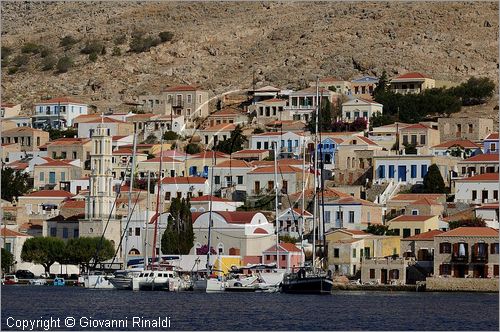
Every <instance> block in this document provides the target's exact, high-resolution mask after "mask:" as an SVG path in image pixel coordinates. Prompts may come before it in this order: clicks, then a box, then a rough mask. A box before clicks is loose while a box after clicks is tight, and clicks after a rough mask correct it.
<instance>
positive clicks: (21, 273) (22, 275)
mask: <svg viewBox="0 0 500 332" xmlns="http://www.w3.org/2000/svg"><path fill="white" fill-rule="evenodd" d="M16 277H18V278H19V279H33V278H35V275H34V274H33V272H31V271H28V270H17V271H16Z"/></svg>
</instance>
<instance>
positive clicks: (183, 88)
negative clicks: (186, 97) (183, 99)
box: [163, 85, 200, 92]
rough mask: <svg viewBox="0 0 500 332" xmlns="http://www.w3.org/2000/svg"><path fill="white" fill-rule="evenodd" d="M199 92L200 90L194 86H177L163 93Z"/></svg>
mask: <svg viewBox="0 0 500 332" xmlns="http://www.w3.org/2000/svg"><path fill="white" fill-rule="evenodd" d="M198 90H200V89H199V88H198V87H197V86H194V85H176V86H171V87H168V88H166V89H165V90H163V91H166V92H174V91H198Z"/></svg>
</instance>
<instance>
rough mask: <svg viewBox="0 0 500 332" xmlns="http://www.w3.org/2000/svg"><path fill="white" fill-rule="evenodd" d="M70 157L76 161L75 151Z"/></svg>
mask: <svg viewBox="0 0 500 332" xmlns="http://www.w3.org/2000/svg"><path fill="white" fill-rule="evenodd" d="M72 157H73V159H76V151H73V153H72Z"/></svg>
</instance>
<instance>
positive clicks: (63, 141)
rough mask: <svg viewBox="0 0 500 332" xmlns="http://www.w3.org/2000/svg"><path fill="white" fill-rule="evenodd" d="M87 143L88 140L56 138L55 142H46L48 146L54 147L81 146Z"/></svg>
mask: <svg viewBox="0 0 500 332" xmlns="http://www.w3.org/2000/svg"><path fill="white" fill-rule="evenodd" d="M87 142H90V139H89V138H66V137H63V138H58V139H56V140H53V141H51V142H48V143H47V145H48V146H55V145H82V144H85V143H87Z"/></svg>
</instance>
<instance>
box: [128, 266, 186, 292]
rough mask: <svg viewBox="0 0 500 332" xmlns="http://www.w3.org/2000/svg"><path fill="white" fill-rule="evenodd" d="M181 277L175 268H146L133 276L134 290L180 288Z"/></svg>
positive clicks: (173, 289)
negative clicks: (166, 269)
mask: <svg viewBox="0 0 500 332" xmlns="http://www.w3.org/2000/svg"><path fill="white" fill-rule="evenodd" d="M180 284H181V280H180V278H179V277H178V276H177V273H176V272H175V271H173V270H168V271H165V270H144V271H142V272H140V273H139V275H138V276H137V277H133V278H132V290H172V291H175V290H178V289H179V287H180Z"/></svg>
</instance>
